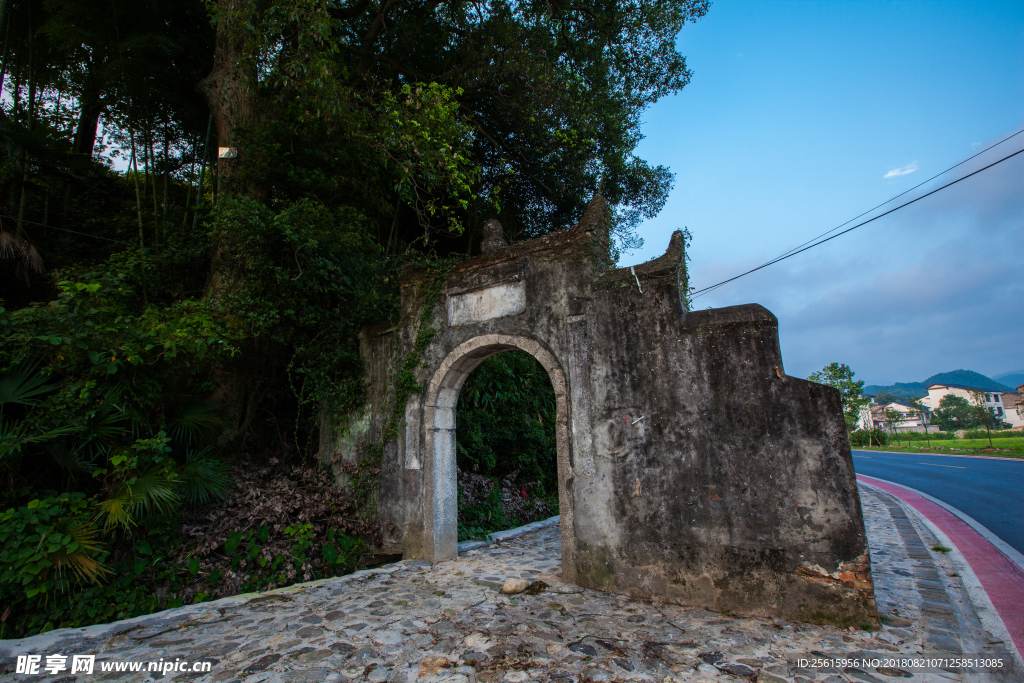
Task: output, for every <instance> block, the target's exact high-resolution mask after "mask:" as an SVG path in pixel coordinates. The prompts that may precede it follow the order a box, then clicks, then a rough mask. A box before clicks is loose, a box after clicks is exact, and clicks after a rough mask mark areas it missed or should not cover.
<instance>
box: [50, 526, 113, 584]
mask: <svg viewBox="0 0 1024 683" xmlns="http://www.w3.org/2000/svg"><path fill="white" fill-rule="evenodd" d="M65 526H70V524H68V525H65ZM62 531H63V532H64V533H65V534H66V535H68V536H70V537H71V540H72V544H70V545H67V546H63V547H62V548H61V549H60V550H59V551H58V552H56V553H54V554H53V555H51V556H50V562H51V563H52V564H53V566H54V568H55V569H56V570H57V571H58V573H59V572H61V571H62V570H66V569H70V570H71V571H72V572H73V573H74V574H75V576H77V577H78V578H79V579H82V580H85V581H92V582H93V583H99V582H100V579H101V578H102V576H103V574H110V573H111V572H110V569H109V568H107V567H106V566H105V565H104V564H103V563H102V562H100V561H99V560H97V559H96V558H95V557H93V556H92V555H95V554H97V553H99V552H101V551H102V550H103V545H102V544H101V543H100V542H99V539H97V536H98V534H99V529H97V528H96V525H95V524H93V523H92V522H81V523H77V524H75V525H74V526H71V527H70V528H65V529H62Z"/></svg>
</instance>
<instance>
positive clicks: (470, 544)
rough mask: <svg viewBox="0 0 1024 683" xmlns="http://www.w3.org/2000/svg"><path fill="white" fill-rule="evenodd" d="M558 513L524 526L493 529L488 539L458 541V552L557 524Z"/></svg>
mask: <svg viewBox="0 0 1024 683" xmlns="http://www.w3.org/2000/svg"><path fill="white" fill-rule="evenodd" d="M558 519H559V515H555V516H554V517H548V518H547V519H542V520H540V521H539V522H533V523H532V524H526V525H524V526H520V527H516V528H515V529H507V530H505V531H495V532H494V533H493V534H487V538H488V540H486V541H463V542H462V543H459V552H460V553H464V552H466V551H469V550H476V549H477V548H483V547H484V546H488V545H491V544H492V543H499V542H501V541H507V540H508V539H510V538H515V537H516V536H522V535H523V534H528V533H530V532H531V531H536V530H537V529H546V528H547V527H549V526H555V525H556V524H558Z"/></svg>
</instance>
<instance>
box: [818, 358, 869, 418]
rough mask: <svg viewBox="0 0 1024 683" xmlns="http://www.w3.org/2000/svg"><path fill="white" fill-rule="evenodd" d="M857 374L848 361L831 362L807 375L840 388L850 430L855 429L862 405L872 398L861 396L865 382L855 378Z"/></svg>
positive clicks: (844, 412) (821, 382)
mask: <svg viewBox="0 0 1024 683" xmlns="http://www.w3.org/2000/svg"><path fill="white" fill-rule="evenodd" d="M855 374H856V373H855V372H854V371H853V370H851V369H850V366H849V365H847V364H846V363H829V364H828V365H826V366H825V367H824V368H822V369H821V370H818V371H817V372H812V373H811V374H810V375H809V376H808V377H807V379H809V380H810V381H812V382H817V383H818V384H824V385H825V386H828V387H832V388H834V389H838V390H839V393H840V394H841V395H842V397H843V418H844V419H845V420H846V427H847V429H849V430H853V428H854V427H855V426H856V424H857V420H858V418H859V417H860V410H861V406H864V405H867V403H868V402H869V401H870V399H867V398H861V392H862V391H863V390H864V382H863V381H862V380H854V379H853V376H854V375H855Z"/></svg>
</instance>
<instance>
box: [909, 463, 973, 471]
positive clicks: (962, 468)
mask: <svg viewBox="0 0 1024 683" xmlns="http://www.w3.org/2000/svg"><path fill="white" fill-rule="evenodd" d="M917 464H918V465H934V466H935V467H952V468H953V469H957V470H966V469H967V468H966V467H960V466H959V465H940V464H938V463H936V462H919V463H917Z"/></svg>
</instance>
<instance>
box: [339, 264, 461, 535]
mask: <svg viewBox="0 0 1024 683" xmlns="http://www.w3.org/2000/svg"><path fill="white" fill-rule="evenodd" d="M459 260H461V257H452V258H448V259H442V260H438V261H432V262H431V263H429V265H427V266H426V268H425V269H426V271H427V273H428V275H427V277H426V278H425V279H424V280H423V282H422V283H421V285H420V286H421V287H422V289H421V292H422V296H423V305H422V306H421V307H420V317H419V324H418V326H417V330H418V331H417V333H416V340H415V341H414V342H413V345H412V348H410V349H409V351H408V353H406V355H405V358H403V359H402V363H401V365H400V366H399V370H398V372H397V373H396V375H395V378H394V380H393V381H392V383H391V386H390V387H389V389H388V392H387V395H390V396H392V399H391V408H390V410H386V411H385V414H386V415H387V419H386V420H385V422H384V426H383V427H381V431H380V436H379V437H378V439H377V440H376V441H374V442H373V443H372V444H370V445H369V446H368V447H367V448H366V452H365V455H364V456H363V457H362V458H360V459H359V460H358V461H357V462H356V463H355V464H354V465H351V466H350V467H349V468H348V469H347V470H346V471H345V474H347V475H348V476H349V480H350V483H349V491H350V494H351V496H352V500H353V502H354V503H355V506H356V508H357V509H358V510H360V512H361V514H362V515H363V516H364V517H373V516H375V515H376V508H377V501H376V497H375V496H374V493H375V492H376V488H377V475H378V474H380V466H381V463H382V462H383V460H384V449H385V448H386V447H387V445H388V443H389V442H390V441H391V440H392V439H395V438H397V437H398V435H399V427H400V426H401V424H402V419H403V417H404V413H405V404H406V403H408V402H409V399H410V398H411V397H412V396H413V395H414V394H419V393H422V392H423V387H421V386H420V384H419V382H418V381H417V379H416V371H417V369H418V368H420V367H421V366H422V364H423V352H424V351H425V350H426V348H427V346H428V345H429V344H430V342H431V341H433V339H434V337H435V336H437V333H438V331H439V330H438V329H437V328H436V327H434V325H433V322H434V307H435V306H436V305H437V302H438V301H439V300H440V298H441V293H442V292H443V291H444V283H445V281H446V280H447V279H448V273H449V272H450V271H451V268H452V266H453V265H455V264H456V263H457V262H458V261H459Z"/></svg>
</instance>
